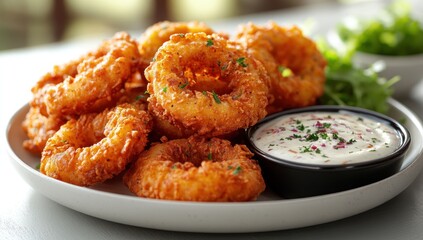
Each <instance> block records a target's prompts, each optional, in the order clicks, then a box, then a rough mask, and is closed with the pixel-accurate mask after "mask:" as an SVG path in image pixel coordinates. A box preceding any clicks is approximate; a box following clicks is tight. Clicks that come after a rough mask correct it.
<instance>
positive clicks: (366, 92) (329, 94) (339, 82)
mask: <svg viewBox="0 0 423 240" xmlns="http://www.w3.org/2000/svg"><path fill="white" fill-rule="evenodd" d="M319 48H320V51H321V52H322V54H323V56H324V57H325V59H326V61H327V67H326V83H325V88H324V94H323V96H322V97H320V99H319V103H320V104H326V105H343V106H356V107H362V108H367V109H370V110H374V111H377V112H381V113H386V112H387V111H388V108H389V105H388V103H387V99H388V98H389V97H390V96H391V95H392V93H393V88H392V85H394V84H395V83H396V82H397V81H398V80H399V77H394V78H392V79H390V80H387V79H384V78H381V77H379V76H378V74H377V72H376V71H374V70H373V69H372V68H371V67H370V68H369V69H361V68H358V67H356V66H354V65H353V63H352V60H351V56H352V54H353V53H354V52H353V51H349V52H346V53H340V52H338V51H336V50H335V49H333V48H330V47H329V46H328V44H327V43H326V42H323V41H321V42H319Z"/></svg>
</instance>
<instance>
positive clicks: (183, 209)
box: [7, 100, 423, 233]
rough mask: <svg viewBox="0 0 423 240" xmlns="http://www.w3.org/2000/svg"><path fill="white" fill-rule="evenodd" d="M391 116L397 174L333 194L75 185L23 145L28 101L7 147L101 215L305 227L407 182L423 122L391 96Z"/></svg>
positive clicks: (196, 227)
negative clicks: (401, 151) (156, 191)
mask: <svg viewBox="0 0 423 240" xmlns="http://www.w3.org/2000/svg"><path fill="white" fill-rule="evenodd" d="M389 103H390V104H391V106H392V110H391V113H390V114H389V115H390V116H392V117H394V118H396V119H398V120H405V125H406V127H407V128H408V129H409V131H410V133H411V136H412V142H411V148H410V150H409V151H408V153H407V155H406V158H405V161H404V164H403V166H402V168H401V170H400V172H398V173H397V174H395V175H393V176H391V177H389V178H386V179H384V180H382V181H379V182H376V183H373V184H370V185H366V186H363V187H360V188H355V189H352V190H348V191H343V192H338V193H334V194H328V195H322V196H316V197H310V198H301V199H290V200H284V199H281V198H279V197H277V196H276V195H274V194H272V193H271V192H265V193H264V194H262V196H260V198H259V200H258V201H256V202H247V203H197V202H178V201H163V200H155V199H144V198H138V197H135V196H133V195H132V194H131V193H130V192H129V191H128V190H127V189H126V187H125V186H124V185H123V184H122V181H121V179H119V178H117V179H115V180H112V181H109V182H106V183H104V184H100V185H98V186H96V187H94V188H85V187H78V186H74V185H71V184H67V183H64V182H61V181H58V180H55V179H52V178H49V177H46V176H45V175H43V174H41V173H40V172H39V171H37V170H36V169H35V168H36V166H37V164H38V163H39V157H37V156H33V155H31V154H30V153H28V152H27V151H25V150H24V149H23V147H22V141H23V140H24V139H25V138H26V136H25V133H24V132H23V130H22V128H21V123H22V121H23V119H24V117H25V114H26V113H27V111H28V106H24V107H23V108H21V109H20V110H19V111H18V112H17V113H16V114H15V115H14V117H13V118H12V119H11V120H10V123H9V126H8V129H7V140H8V144H9V149H8V150H9V153H10V156H11V159H12V162H13V164H14V166H15V168H16V170H17V172H18V173H19V174H20V175H21V176H22V178H23V179H24V180H25V181H26V182H27V183H28V184H29V185H30V186H32V187H33V188H34V189H35V190H36V191H39V192H40V193H42V194H43V195H45V196H46V197H48V198H50V199H52V200H53V201H56V202H57V203H59V204H62V205H63V206H66V207H69V208H71V209H74V210H76V211H79V212H82V213H85V214H88V215H91V216H94V217H98V218H101V219H105V220H109V221H113V222H117V223H122V224H128V225H134V226H140V227H146V228H154V229H163V230H173V231H187V232H215V233H216V232H220V233H223V232H225V233H228V232H234V233H235V232H259V231H273V230H283V229H292V228H299V227H306V226H311V225H316V224H321V223H326V222H331V221H335V220H338V219H342V218H346V217H349V216H352V215H355V214H358V213H361V212H364V211H366V210H369V209H371V208H373V207H376V206H378V205H380V204H382V203H384V202H386V201H388V200H389V199H391V198H393V197H394V196H396V195H398V194H399V193H400V192H401V191H403V190H404V189H405V188H407V187H408V186H409V184H410V183H411V182H412V181H413V180H414V179H415V178H416V176H417V175H418V173H419V172H420V170H421V168H422V165H423V158H420V155H421V153H422V149H423V128H422V125H421V123H420V121H419V120H418V118H417V117H416V116H415V115H414V114H413V113H412V112H411V111H410V110H408V109H407V108H406V107H404V106H403V105H401V104H400V103H399V102H397V101H395V100H390V101H389Z"/></svg>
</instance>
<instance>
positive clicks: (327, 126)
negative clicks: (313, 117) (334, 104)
mask: <svg viewBox="0 0 423 240" xmlns="http://www.w3.org/2000/svg"><path fill="white" fill-rule="evenodd" d="M330 126H331V124H330V123H323V127H324V128H330Z"/></svg>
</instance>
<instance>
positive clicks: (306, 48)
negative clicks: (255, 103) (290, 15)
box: [235, 22, 326, 113]
mask: <svg viewBox="0 0 423 240" xmlns="http://www.w3.org/2000/svg"><path fill="white" fill-rule="evenodd" d="M235 41H237V42H239V43H241V44H242V45H243V46H244V47H245V48H247V49H248V52H249V53H251V54H252V55H253V56H254V57H255V58H256V59H258V60H259V61H260V62H262V63H263V65H264V67H265V68H266V70H267V72H268V73H269V76H270V85H269V90H270V97H269V99H270V103H269V106H268V108H267V111H268V113H274V112H278V111H281V110H284V109H289V108H296V107H304V106H308V105H313V104H315V103H316V101H317V99H318V98H319V97H320V96H321V95H322V94H323V88H324V83H325V67H326V61H325V59H324V57H323V56H322V54H321V53H320V51H319V50H318V49H317V47H316V44H315V43H314V42H313V41H312V40H310V39H309V38H307V37H305V36H304V35H303V33H302V32H301V30H300V29H299V28H297V27H295V26H294V27H291V28H283V27H280V26H278V25H277V24H276V23H274V22H270V23H269V24H268V25H267V26H256V25H254V24H252V23H249V24H248V25H244V26H241V28H240V30H239V32H238V33H237V35H236V37H235Z"/></svg>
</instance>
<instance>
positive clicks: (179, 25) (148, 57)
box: [138, 21, 214, 70]
mask: <svg viewBox="0 0 423 240" xmlns="http://www.w3.org/2000/svg"><path fill="white" fill-rule="evenodd" d="M196 32H205V33H206V34H212V33H213V32H214V31H213V30H212V29H211V28H210V27H208V26H207V25H206V24H205V23H203V22H196V21H193V22H169V21H164V22H158V23H156V24H154V25H152V26H150V27H149V28H147V29H146V30H145V32H144V33H143V34H142V35H141V37H140V39H139V46H138V49H139V52H140V54H141V58H142V59H141V68H142V70H144V69H145V68H147V67H148V65H150V62H151V61H152V59H153V57H154V55H155V54H156V52H157V50H158V49H159V48H160V47H161V46H162V45H163V43H165V42H167V41H169V39H170V36H171V35H173V34H176V33H181V34H185V33H196Z"/></svg>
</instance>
